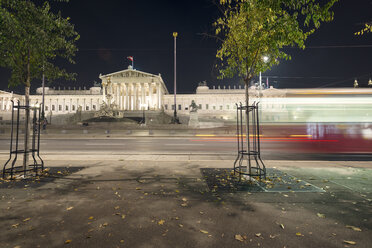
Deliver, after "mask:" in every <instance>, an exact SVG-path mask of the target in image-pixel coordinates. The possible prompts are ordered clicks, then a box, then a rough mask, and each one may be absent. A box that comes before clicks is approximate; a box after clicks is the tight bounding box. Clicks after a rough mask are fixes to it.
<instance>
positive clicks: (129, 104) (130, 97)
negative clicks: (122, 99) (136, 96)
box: [128, 83, 133, 110]
mask: <svg viewBox="0 0 372 248" xmlns="http://www.w3.org/2000/svg"><path fill="white" fill-rule="evenodd" d="M128 110H133V84H132V83H129V93H128Z"/></svg>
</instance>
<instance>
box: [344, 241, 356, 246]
mask: <svg viewBox="0 0 372 248" xmlns="http://www.w3.org/2000/svg"><path fill="white" fill-rule="evenodd" d="M344 243H345V244H348V245H356V242H355V241H349V240H344Z"/></svg>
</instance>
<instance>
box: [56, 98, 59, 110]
mask: <svg viewBox="0 0 372 248" xmlns="http://www.w3.org/2000/svg"><path fill="white" fill-rule="evenodd" d="M56 100H57V103H56V111H57V112H59V104H58V98H57V99H56Z"/></svg>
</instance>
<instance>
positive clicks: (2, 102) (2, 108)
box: [0, 97, 5, 110]
mask: <svg viewBox="0 0 372 248" xmlns="http://www.w3.org/2000/svg"><path fill="white" fill-rule="evenodd" d="M4 99H5V97H2V98H1V109H0V110H4Z"/></svg>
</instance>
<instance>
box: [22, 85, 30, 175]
mask: <svg viewBox="0 0 372 248" xmlns="http://www.w3.org/2000/svg"><path fill="white" fill-rule="evenodd" d="M29 105H30V87H28V86H26V87H25V106H26V108H25V137H24V138H25V140H24V142H25V143H24V149H25V153H24V156H23V170H24V171H25V172H24V176H26V169H27V164H28V159H29V154H28V147H29V146H28V143H29V122H30V109H29V108H28V106H29Z"/></svg>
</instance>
